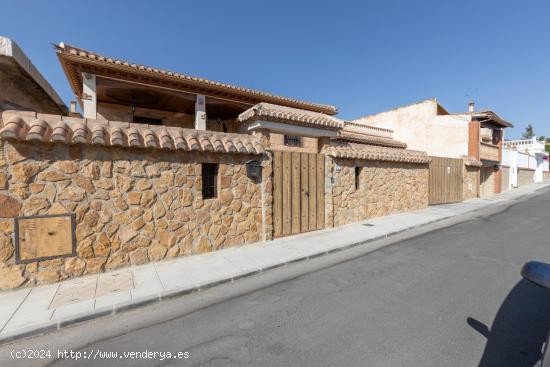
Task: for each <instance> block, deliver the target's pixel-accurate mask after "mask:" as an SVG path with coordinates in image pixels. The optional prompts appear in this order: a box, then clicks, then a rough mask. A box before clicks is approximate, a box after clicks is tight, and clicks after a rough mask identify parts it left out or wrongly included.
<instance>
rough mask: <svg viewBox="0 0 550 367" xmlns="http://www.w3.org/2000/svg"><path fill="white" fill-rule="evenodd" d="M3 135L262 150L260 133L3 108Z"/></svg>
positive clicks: (225, 150) (0, 133)
mask: <svg viewBox="0 0 550 367" xmlns="http://www.w3.org/2000/svg"><path fill="white" fill-rule="evenodd" d="M2 120H3V126H2V127H1V129H0V139H4V140H21V141H34V142H42V143H51V142H59V143H64V144H91V145H102V146H120V147H136V148H154V149H167V150H186V151H211V152H219V153H242V154H263V153H264V147H263V145H262V144H261V141H260V139H259V138H258V137H255V136H252V135H244V134H229V133H220V132H213V131H199V130H194V129H184V128H179V127H166V126H154V125H144V124H131V123H124V122H117V121H102V120H92V119H84V118H80V119H77V118H72V117H65V116H54V115H45V114H36V113H29V112H19V111H4V112H3V114H2Z"/></svg>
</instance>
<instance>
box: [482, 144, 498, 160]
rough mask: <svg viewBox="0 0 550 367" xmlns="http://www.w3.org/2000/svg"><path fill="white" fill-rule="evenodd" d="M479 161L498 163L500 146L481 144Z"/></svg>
mask: <svg viewBox="0 0 550 367" xmlns="http://www.w3.org/2000/svg"><path fill="white" fill-rule="evenodd" d="M479 159H483V160H488V161H494V162H498V161H500V159H499V158H498V146H496V145H493V144H489V143H485V142H480V143H479Z"/></svg>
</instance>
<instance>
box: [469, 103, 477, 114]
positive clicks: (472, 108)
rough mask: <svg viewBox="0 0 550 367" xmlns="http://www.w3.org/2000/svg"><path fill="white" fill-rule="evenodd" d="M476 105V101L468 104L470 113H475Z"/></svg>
mask: <svg viewBox="0 0 550 367" xmlns="http://www.w3.org/2000/svg"><path fill="white" fill-rule="evenodd" d="M475 105H476V104H475V103H474V101H470V102H468V112H474V106H475Z"/></svg>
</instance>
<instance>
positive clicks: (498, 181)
mask: <svg viewBox="0 0 550 367" xmlns="http://www.w3.org/2000/svg"><path fill="white" fill-rule="evenodd" d="M494 175H495V194H500V193H501V192H502V169H501V168H500V167H499V168H498V171H495V173H494Z"/></svg>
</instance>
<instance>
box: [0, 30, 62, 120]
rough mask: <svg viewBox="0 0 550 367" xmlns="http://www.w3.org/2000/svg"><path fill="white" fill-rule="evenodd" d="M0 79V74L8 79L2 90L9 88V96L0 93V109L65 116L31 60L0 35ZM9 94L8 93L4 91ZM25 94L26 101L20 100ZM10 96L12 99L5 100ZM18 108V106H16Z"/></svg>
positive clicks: (15, 45) (59, 102) (56, 98)
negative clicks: (0, 69)
mask: <svg viewBox="0 0 550 367" xmlns="http://www.w3.org/2000/svg"><path fill="white" fill-rule="evenodd" d="M0 64H2V71H0V78H1V76H2V72H4V73H7V75H8V76H9V79H11V81H10V82H8V83H9V85H5V86H4V85H3V86H2V87H3V88H8V86H9V88H8V89H11V93H0V110H4V109H8V108H12V107H14V108H18V109H27V110H28V109H32V110H38V111H41V112H51V113H63V114H65V113H67V106H65V103H64V102H63V100H62V99H61V97H59V95H58V94H57V92H56V91H55V89H53V87H52V86H51V85H50V83H48V81H47V80H46V78H44V76H43V75H42V74H41V73H40V71H39V70H38V69H37V68H36V67H35V66H34V64H33V63H32V62H31V60H30V59H29V58H28V57H27V55H25V53H24V52H23V50H22V49H21V48H20V47H19V46H18V45H17V43H15V41H13V40H11V39H9V38H7V37H2V36H0ZM6 92H10V90H8V91H6ZM20 94H26V95H27V97H29V98H26V99H23V98H20ZM10 95H11V96H13V99H12V100H6V98H8V97H10ZM20 103H21V104H22V105H19V104H20Z"/></svg>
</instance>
